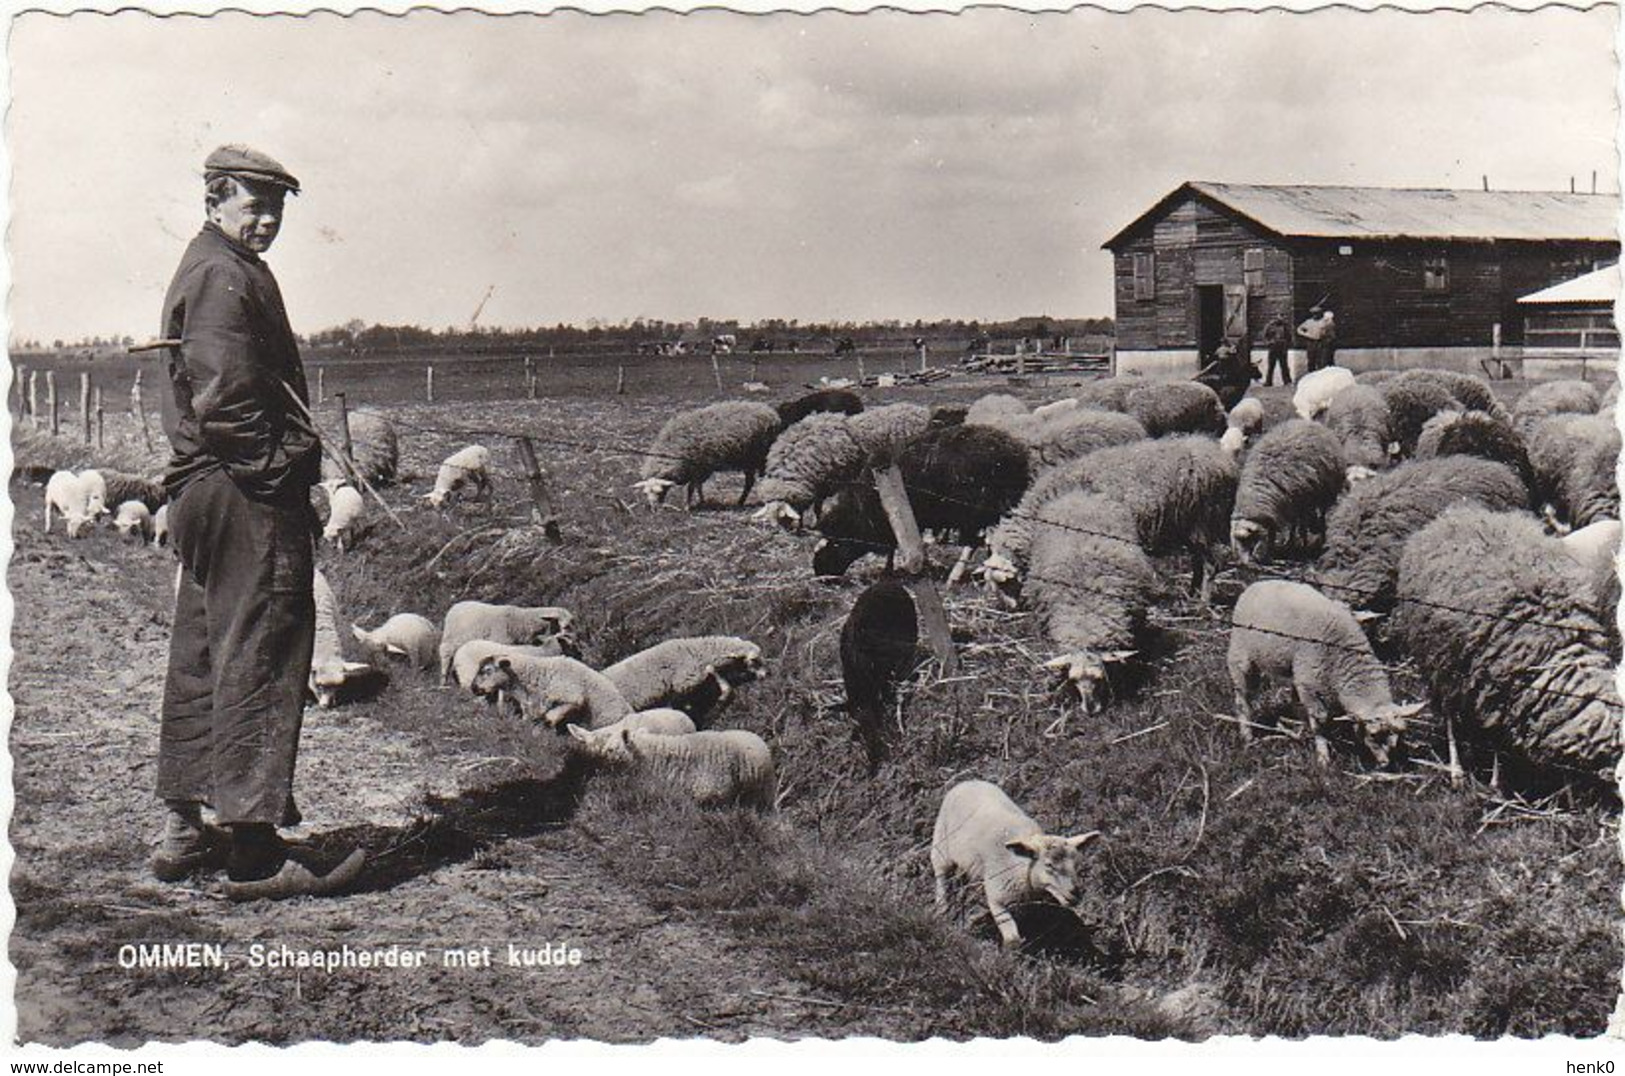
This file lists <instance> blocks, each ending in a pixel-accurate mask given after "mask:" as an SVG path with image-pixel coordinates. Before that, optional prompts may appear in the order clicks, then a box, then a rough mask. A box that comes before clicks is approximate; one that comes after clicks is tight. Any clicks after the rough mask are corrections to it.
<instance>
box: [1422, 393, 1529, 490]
mask: <svg viewBox="0 0 1625 1076" xmlns="http://www.w3.org/2000/svg"><path fill="white" fill-rule="evenodd" d="M1445 456H1477V457H1478V458H1479V459H1484V460H1494V461H1495V462H1496V463H1504V464H1506V466H1508V467H1510V468H1511V469H1512V470H1513V472H1514V473H1515V474H1517V476H1518V478H1519V480H1520V481H1522V482H1523V484H1524V486H1525V488H1527V489H1531V490H1532V489H1534V488H1535V471H1534V468H1533V467H1532V466H1531V465H1530V463H1529V449H1528V447H1527V446H1526V445H1525V444H1524V439H1523V435H1522V434H1520V433H1519V432H1518V430H1517V428H1516V427H1514V426H1513V425H1512V422H1511V420H1509V419H1507V418H1506V417H1505V415H1504V413H1502V414H1491V413H1489V412H1485V411H1463V412H1460V413H1457V412H1454V411H1444V412H1441V413H1440V414H1437V415H1434V416H1433V417H1432V418H1430V419H1428V420H1427V422H1426V423H1425V424H1424V425H1423V426H1422V434H1421V436H1420V437H1418V438H1417V439H1416V458H1417V459H1419V460H1426V459H1437V458H1442V457H1445Z"/></svg>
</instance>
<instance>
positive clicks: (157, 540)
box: [152, 504, 169, 549]
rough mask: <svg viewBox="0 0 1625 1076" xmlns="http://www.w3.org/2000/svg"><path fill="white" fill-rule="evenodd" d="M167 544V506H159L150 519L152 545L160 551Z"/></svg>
mask: <svg viewBox="0 0 1625 1076" xmlns="http://www.w3.org/2000/svg"><path fill="white" fill-rule="evenodd" d="M168 544H169V505H167V504H160V505H159V506H158V511H157V512H155V513H154V514H153V517H152V545H153V548H154V549H160V548H162V547H163V546H166V545H168Z"/></svg>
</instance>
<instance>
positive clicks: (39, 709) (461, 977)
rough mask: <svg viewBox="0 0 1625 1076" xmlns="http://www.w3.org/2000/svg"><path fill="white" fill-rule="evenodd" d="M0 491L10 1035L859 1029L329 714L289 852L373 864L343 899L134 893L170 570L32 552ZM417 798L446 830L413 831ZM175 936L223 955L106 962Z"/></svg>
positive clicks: (115, 554) (143, 882) (540, 829)
mask: <svg viewBox="0 0 1625 1076" xmlns="http://www.w3.org/2000/svg"><path fill="white" fill-rule="evenodd" d="M13 495H14V497H19V498H20V499H21V501H22V503H21V504H20V505H19V509H18V519H17V529H18V533H17V535H16V551H15V555H14V558H13V561H12V565H11V569H10V574H9V579H8V581H9V584H10V587H11V594H12V597H13V600H14V602H15V609H16V616H15V621H14V625H13V631H12V645H13V647H14V648H15V656H14V662H13V666H12V672H11V678H10V684H9V688H10V691H11V694H12V698H13V700H14V703H15V718H14V723H13V727H12V735H11V744H10V746H11V753H12V764H13V767H14V774H13V776H14V787H15V789H16V807H15V812H14V814H13V818H12V823H11V841H12V844H13V847H14V849H15V850H16V854H17V862H16V867H15V869H14V872H13V876H12V887H13V888H12V891H13V895H14V897H15V899H16V901H17V905H18V922H17V926H16V928H15V930H14V932H13V933H12V936H11V947H10V956H11V960H12V962H13V963H14V964H15V965H16V966H17V968H18V987H17V991H18V992H17V1000H18V1024H19V1027H18V1033H19V1036H20V1037H21V1038H22V1039H23V1040H24V1041H38V1042H47V1043H52V1044H63V1045H65V1044H71V1043H76V1042H85V1041H103V1042H109V1043H113V1044H118V1045H133V1044H136V1043H139V1042H143V1041H147V1040H149V1039H156V1040H188V1039H194V1038H203V1039H210V1040H214V1041H218V1042H227V1043H234V1042H242V1041H250V1040H260V1041H268V1042H275V1043H286V1042H297V1041H302V1040H305V1039H328V1040H334V1041H353V1040H358V1039H372V1040H389V1039H417V1040H433V1039H442V1038H447V1039H456V1040H459V1041H462V1042H466V1043H474V1042H479V1041H483V1040H485V1039H488V1038H508V1039H514V1040H519V1041H526V1042H537V1041H541V1040H544V1039H548V1038H557V1037H584V1038H592V1039H599V1040H609V1041H623V1040H644V1039H651V1038H654V1037H657V1036H676V1037H689V1036H693V1035H697V1034H706V1035H711V1036H716V1037H721V1038H726V1039H738V1038H744V1037H747V1036H749V1035H752V1034H781V1035H782V1034H784V1033H785V1031H786V1029H789V1028H793V1029H795V1031H796V1032H798V1033H802V1034H814V1035H816V1034H825V1035H830V1034H834V1035H839V1034H846V1033H852V1032H857V1031H861V1030H863V1028H862V1027H861V1025H860V1024H855V1023H852V1022H850V1021H849V1020H847V1019H845V1018H844V1017H843V1016H842V1015H841V1014H840V1013H839V1012H837V1011H833V1010H829V1009H826V1008H823V1007H820V1006H819V1005H817V1004H815V1003H803V1002H799V1001H796V1000H795V999H796V998H797V997H799V996H802V995H804V993H805V989H804V987H802V986H801V985H799V984H797V983H795V982H791V981H786V980H784V979H783V978H782V976H780V975H779V974H777V973H775V972H773V971H771V970H770V969H769V967H768V966H767V965H766V963H765V962H764V961H761V960H759V959H757V958H756V957H755V956H754V954H752V953H751V952H750V951H749V950H748V949H744V948H741V947H740V946H739V945H738V944H737V943H736V942H735V941H734V940H733V939H732V938H730V937H728V936H727V935H725V934H724V933H723V932H722V931H721V930H720V929H717V928H716V927H715V925H714V924H710V923H707V922H705V921H704V920H702V919H699V918H697V917H689V916H686V915H684V914H682V913H680V912H671V911H658V912H657V911H655V910H652V909H651V908H649V907H648V906H646V905H644V904H642V903H641V902H639V901H638V900H636V899H633V898H632V897H631V896H630V895H628V894H626V893H625V892H622V891H619V890H617V889H615V888H614V887H613V886H612V885H611V884H609V883H607V882H606V881H605V880H604V879H603V878H602V875H601V872H599V871H596V870H595V869H594V867H593V859H592V857H593V854H594V853H593V848H592V840H593V838H592V836H591V835H590V834H588V833H586V832H585V831H583V830H582V829H581V828H580V827H577V826H574V825H571V824H568V823H561V822H557V821H550V818H551V817H552V816H551V815H550V813H549V811H550V804H549V799H548V797H549V795H550V791H549V789H548V788H547V787H546V786H545V785H544V784H542V783H540V782H537V781H534V780H529V781H526V780H509V781H507V782H506V783H501V782H499V783H495V784H486V785H483V786H481V785H480V784H478V783H477V781H478V779H479V778H480V777H481V776H482V767H481V764H480V760H478V759H468V758H464V759H458V758H447V757H443V756H439V757H437V756H435V755H434V754H433V753H431V752H429V751H427V750H424V749H423V746H422V745H420V744H414V743H413V742H411V740H410V739H409V738H408V737H405V736H402V735H400V734H399V733H394V732H389V731H387V730H385V729H383V728H382V727H380V726H378V725H377V724H375V723H373V722H371V721H369V720H367V719H365V718H360V717H354V716H350V715H347V714H345V713H344V712H343V711H338V712H332V713H316V712H312V714H311V715H310V716H309V718H308V719H307V723H306V730H305V734H304V739H303V747H302V750H301V754H300V771H299V777H298V782H297V794H298V797H299V801H300V806H301V809H302V810H303V812H304V814H305V817H306V819H307V826H306V829H305V830H304V831H303V832H304V833H305V836H306V838H307V839H309V840H311V841H312V842H314V843H317V844H321V843H323V842H324V841H327V840H331V841H334V842H339V841H347V842H351V843H355V842H359V843H361V844H363V845H365V846H366V847H367V848H368V850H369V852H370V854H371V855H372V857H373V866H372V869H370V870H369V874H368V878H367V880H366V882H365V883H364V884H363V886H362V890H361V891H360V892H358V893H356V894H353V895H351V896H348V897H345V898H341V899H329V900H312V899H305V900H297V901H289V902H283V903H280V904H269V905H249V906H237V905H232V904H230V903H229V902H227V901H226V900H224V899H223V897H221V895H220V893H219V889H218V879H215V880H200V881H198V882H195V883H188V884H185V885H180V886H171V885H163V884H160V883H157V882H155V881H153V880H151V878H150V876H149V875H148V874H147V872H146V868H145V861H146V856H147V852H148V847H149V843H148V842H149V840H150V839H151V838H152V836H153V834H154V831H155V827H156V825H157V823H158V820H159V814H158V805H157V804H156V802H155V801H154V800H153V798H152V794H151V791H150V790H151V787H152V782H153V776H154V764H155V763H154V760H155V754H156V743H157V718H156V715H157V712H158V703H159V693H160V688H161V684H162V671H163V665H164V656H165V652H166V648H167V645H168V621H169V609H168V594H169V581H170V578H171V572H172V565H173V562H172V560H171V559H170V558H169V557H168V555H167V554H161V553H157V552H153V551H151V550H143V549H138V548H133V547H128V546H121V545H119V544H118V543H117V542H116V541H115V540H114V538H113V536H112V535H111V534H110V533H97V534H94V535H92V536H91V537H89V538H87V539H84V540H81V541H77V542H69V541H68V540H67V539H66V538H65V537H63V536H61V535H60V534H55V535H50V536H45V535H42V534H40V533H38V530H37V528H38V526H39V516H38V509H37V507H34V506H35V505H37V503H38V491H37V490H35V489H33V488H32V487H22V486H14V487H13ZM484 772H487V773H491V772H494V771H491V770H490V769H489V768H486V769H485V771H484ZM459 775H461V778H462V781H461V785H460V784H459ZM425 793H427V795H428V797H429V802H431V803H433V804H435V805H437V807H438V810H439V811H440V812H441V815H440V817H441V818H443V817H446V816H455V817H456V818H457V819H458V825H456V826H447V825H444V824H441V822H440V821H439V820H438V819H437V818H436V817H435V816H434V815H433V814H432V813H431V814H430V815H429V816H427V817H426V816H425V814H424V812H423V810H422V808H421V807H420V806H419V805H421V804H423V803H424V802H425ZM318 831H319V832H318ZM471 834H472V836H471ZM187 942H203V943H216V944H220V945H222V946H223V947H224V956H225V960H226V962H227V964H228V965H229V966H228V967H226V968H224V969H221V968H170V969H126V968H124V967H121V966H120V963H119V953H120V947H121V946H123V945H126V944H130V945H137V946H140V945H152V944H170V945H174V944H180V943H187ZM559 942H565V943H567V944H568V945H569V946H573V947H575V948H578V949H580V950H581V954H582V958H581V963H580V965H579V966H576V967H566V968H549V967H509V966H506V963H507V949H508V946H509V944H510V943H511V944H513V945H515V946H519V947H521V948H536V947H541V946H544V945H547V944H550V943H551V944H556V943H559ZM255 943H261V944H265V945H268V946H272V947H274V946H276V945H278V944H284V945H287V946H289V947H291V948H294V949H319V950H329V949H336V948H338V947H339V946H341V945H349V946H350V947H352V948H354V949H372V948H387V947H388V946H390V945H391V944H396V945H399V946H401V947H403V948H407V949H416V950H423V951H424V952H425V954H426V965H425V966H424V967H421V968H414V969H410V970H408V969H398V968H397V969H387V968H374V969H347V970H346V969H341V970H337V971H333V972H327V971H321V970H302V971H294V970H275V969H269V968H258V969H256V968H252V967H250V966H249V965H248V957H249V947H250V946H251V945H253V944H255ZM486 947H488V948H489V950H490V956H491V966H490V967H446V966H444V965H443V963H442V962H443V950H445V949H451V948H458V949H470V948H472V949H481V948H486ZM775 995H777V996H775Z"/></svg>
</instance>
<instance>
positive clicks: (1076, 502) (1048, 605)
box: [989, 492, 1161, 731]
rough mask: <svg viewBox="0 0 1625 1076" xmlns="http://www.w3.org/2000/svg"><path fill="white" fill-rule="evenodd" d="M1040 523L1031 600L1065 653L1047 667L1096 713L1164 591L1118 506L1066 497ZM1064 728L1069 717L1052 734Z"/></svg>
mask: <svg viewBox="0 0 1625 1076" xmlns="http://www.w3.org/2000/svg"><path fill="white" fill-rule="evenodd" d="M1038 524H1039V525H1038V527H1037V529H1036V530H1035V532H1034V536H1033V547H1032V562H1031V566H1030V569H1029V572H1028V575H1027V580H1026V587H1025V595H1026V597H1027V601H1028V603H1029V604H1030V605H1031V606H1032V608H1033V609H1034V610H1035V611H1036V612H1037V614H1038V619H1039V622H1040V624H1042V626H1043V630H1044V635H1045V637H1046V638H1047V639H1048V640H1049V642H1050V644H1051V645H1052V646H1053V647H1055V648H1056V649H1057V650H1059V651H1060V652H1061V653H1060V654H1059V655H1058V656H1057V657H1055V658H1053V659H1051V660H1050V661H1048V662H1046V663H1045V668H1047V669H1051V670H1054V671H1056V672H1059V673H1060V674H1061V675H1062V677H1063V678H1064V679H1063V683H1064V684H1068V685H1070V686H1071V688H1072V690H1074V691H1076V692H1077V695H1078V701H1079V704H1080V705H1081V707H1082V709H1083V712H1084V713H1085V715H1091V716H1092V715H1094V714H1096V713H1098V712H1099V711H1100V709H1101V707H1102V706H1103V705H1104V698H1105V694H1106V690H1107V686H1108V680H1107V674H1108V670H1110V669H1111V668H1112V667H1113V666H1116V665H1119V664H1121V663H1122V662H1124V661H1127V660H1128V659H1129V658H1131V657H1133V656H1134V654H1135V653H1136V651H1137V647H1138V645H1139V637H1140V636H1141V634H1142V633H1143V632H1144V629H1145V617H1146V610H1147V609H1148V608H1150V606H1151V605H1152V604H1153V603H1154V602H1155V601H1156V600H1157V598H1158V597H1160V595H1161V587H1160V585H1159V584H1158V581H1157V573H1156V570H1155V569H1154V568H1153V567H1152V566H1151V560H1150V558H1148V557H1147V556H1146V555H1145V553H1144V551H1142V550H1141V548H1140V539H1139V534H1138V533H1137V531H1136V529H1135V525H1134V518H1133V516H1132V515H1130V514H1129V510H1128V509H1127V508H1125V507H1123V506H1122V505H1121V504H1118V503H1117V502H1116V501H1113V500H1110V499H1108V498H1106V497H1102V496H1100V495H1099V494H1095V493H1080V492H1074V493H1068V494H1066V495H1065V496H1062V497H1058V498H1056V499H1055V500H1053V501H1050V502H1049V503H1048V504H1046V505H1044V507H1043V508H1042V509H1041V510H1040V511H1039V515H1038ZM989 578H990V579H993V581H995V582H997V580H996V579H994V577H993V576H992V575H990V576H989ZM1064 725H1065V718H1064V717H1063V718H1062V719H1061V720H1060V721H1057V722H1056V723H1055V724H1054V725H1052V726H1051V729H1050V731H1053V730H1056V729H1059V728H1062V727H1064Z"/></svg>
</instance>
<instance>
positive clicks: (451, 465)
mask: <svg viewBox="0 0 1625 1076" xmlns="http://www.w3.org/2000/svg"><path fill="white" fill-rule="evenodd" d="M470 487H473V490H474V494H475V495H476V496H478V497H486V496H488V495H489V494H490V492H491V450H490V449H488V448H486V447H485V446H484V445H469V446H467V447H466V448H459V449H458V450H457V451H456V452H453V453H452V454H451V455H449V456H447V457H446V458H445V460H444V461H443V462H442V463H441V464H440V470H439V472H438V473H436V475H435V479H434V489H432V490H430V491H429V492H428V493H425V494H424V495H423V499H424V500H426V501H428V502H429V503H430V504H431V505H433V506H434V507H436V508H439V507H440V506H441V505H443V504H445V503H446V499H447V498H448V497H450V496H451V495H452V494H454V493H456V494H458V495H459V496H461V495H462V493H463V492H464V491H465V490H467V489H469V488H470Z"/></svg>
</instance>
